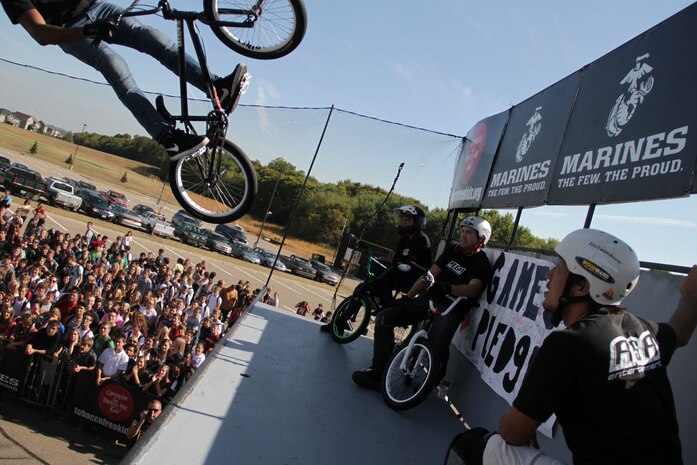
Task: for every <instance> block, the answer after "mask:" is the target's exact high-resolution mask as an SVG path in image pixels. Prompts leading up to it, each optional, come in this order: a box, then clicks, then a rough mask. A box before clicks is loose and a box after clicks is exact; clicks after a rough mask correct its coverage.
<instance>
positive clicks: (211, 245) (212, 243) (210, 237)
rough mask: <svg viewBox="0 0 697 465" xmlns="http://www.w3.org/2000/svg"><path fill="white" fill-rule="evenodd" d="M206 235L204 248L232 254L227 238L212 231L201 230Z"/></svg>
mask: <svg viewBox="0 0 697 465" xmlns="http://www.w3.org/2000/svg"><path fill="white" fill-rule="evenodd" d="M201 232H202V233H204V234H205V235H206V248H207V249H209V250H214V251H216V252H219V253H221V254H224V255H232V247H230V243H229V242H228V240H227V238H226V237H225V236H223V235H222V234H218V233H216V232H213V231H208V230H203V229H202V230H201Z"/></svg>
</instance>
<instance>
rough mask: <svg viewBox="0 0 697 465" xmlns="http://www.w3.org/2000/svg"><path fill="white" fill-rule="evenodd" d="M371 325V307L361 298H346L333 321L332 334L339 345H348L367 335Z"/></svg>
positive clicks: (353, 296)
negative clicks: (366, 331)
mask: <svg viewBox="0 0 697 465" xmlns="http://www.w3.org/2000/svg"><path fill="white" fill-rule="evenodd" d="M368 323H370V305H368V303H367V302H366V300H365V299H364V298H363V297H361V296H356V295H352V296H349V297H347V298H345V299H344V300H343V301H342V302H341V303H340V304H339V306H338V307H337V308H336V311H335V312H334V315H332V321H331V323H330V324H331V334H332V339H334V340H335V341H336V342H338V343H339V344H348V343H349V342H353V341H355V340H356V339H358V338H359V337H360V336H361V334H363V333H365V330H366V329H367V328H368Z"/></svg>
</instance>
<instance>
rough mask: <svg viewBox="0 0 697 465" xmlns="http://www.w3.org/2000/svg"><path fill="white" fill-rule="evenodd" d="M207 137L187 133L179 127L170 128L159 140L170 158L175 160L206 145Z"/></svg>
mask: <svg viewBox="0 0 697 465" xmlns="http://www.w3.org/2000/svg"><path fill="white" fill-rule="evenodd" d="M207 144H208V137H206V136H197V135H196V134H187V133H185V132H184V131H182V130H181V129H172V130H171V131H169V132H168V133H167V134H165V136H164V137H163V138H162V139H161V140H160V145H162V146H163V147H164V148H165V152H167V155H169V158H170V160H172V161H177V160H180V159H182V158H184V157H186V156H187V155H191V154H192V153H196V152H198V151H200V150H202V149H204V148H205V147H206V145H207Z"/></svg>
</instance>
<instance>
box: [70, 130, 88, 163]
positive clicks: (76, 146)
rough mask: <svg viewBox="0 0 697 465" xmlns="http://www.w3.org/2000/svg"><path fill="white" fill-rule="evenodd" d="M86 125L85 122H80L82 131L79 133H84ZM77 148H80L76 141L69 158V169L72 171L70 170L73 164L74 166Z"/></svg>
mask: <svg viewBox="0 0 697 465" xmlns="http://www.w3.org/2000/svg"><path fill="white" fill-rule="evenodd" d="M86 127H87V123H83V124H82V132H81V133H80V134H84V133H85V128H86ZM79 148H80V146H79V145H78V144H77V142H76V143H75V153H74V154H73V156H72V157H71V158H70V171H72V170H73V166H75V159H76V158H77V149H79Z"/></svg>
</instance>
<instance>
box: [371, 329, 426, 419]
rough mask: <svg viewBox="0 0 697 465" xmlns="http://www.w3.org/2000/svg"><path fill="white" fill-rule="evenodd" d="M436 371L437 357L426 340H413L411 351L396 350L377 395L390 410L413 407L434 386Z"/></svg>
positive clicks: (385, 370) (383, 374)
mask: <svg viewBox="0 0 697 465" xmlns="http://www.w3.org/2000/svg"><path fill="white" fill-rule="evenodd" d="M405 359H406V364H405V368H404V369H402V368H401V365H402V361H404V360H405ZM439 367H440V361H439V359H438V355H437V354H436V352H435V350H433V348H432V347H431V344H430V343H429V342H428V339H426V338H423V337H420V338H419V339H417V340H416V341H415V342H414V345H413V346H412V349H411V351H410V350H409V347H408V346H405V347H403V348H402V349H398V350H397V351H395V352H394V353H393V354H392V356H391V357H390V360H389V361H388V362H387V365H386V366H385V369H384V370H383V372H382V383H381V391H382V398H383V399H384V400H385V403H386V404H387V405H388V406H389V407H390V408H392V409H394V410H408V409H410V408H413V407H416V406H417V405H418V404H420V403H421V402H422V401H423V400H424V399H425V398H426V397H427V396H428V394H429V393H430V392H431V391H432V390H433V387H434V386H435V385H436V382H437V380H436V378H437V377H438V372H439Z"/></svg>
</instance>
